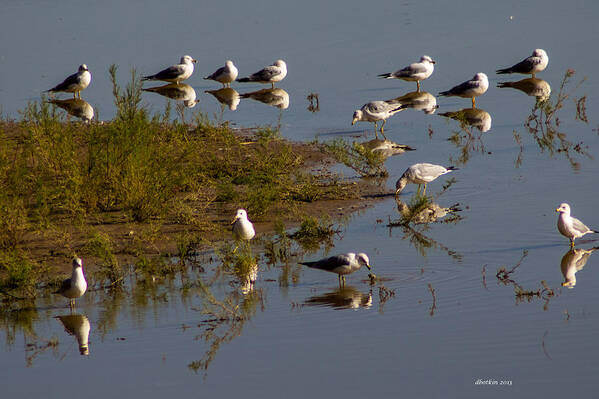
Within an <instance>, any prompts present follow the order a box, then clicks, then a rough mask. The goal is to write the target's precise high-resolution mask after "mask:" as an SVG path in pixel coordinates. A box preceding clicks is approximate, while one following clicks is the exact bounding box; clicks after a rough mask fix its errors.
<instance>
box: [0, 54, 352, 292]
mask: <svg viewBox="0 0 599 399" xmlns="http://www.w3.org/2000/svg"><path fill="white" fill-rule="evenodd" d="M116 71H117V68H116V66H114V65H113V66H111V67H110V69H109V73H110V78H111V80H112V85H113V95H114V103H115V106H116V109H117V112H116V117H115V118H114V119H113V120H111V121H106V122H99V121H92V122H91V123H82V122H76V121H70V120H68V119H67V118H66V117H65V116H64V113H63V111H61V110H60V109H58V108H57V107H56V106H55V105H53V104H50V103H49V102H48V101H46V98H42V100H41V101H34V102H30V103H29V104H28V106H27V107H26V109H25V110H24V111H22V113H21V118H20V120H19V121H11V120H8V119H3V120H0V186H1V188H2V189H1V190H0V288H1V289H2V292H6V291H7V290H21V289H26V290H31V289H32V288H33V287H34V286H35V285H36V284H37V285H39V284H38V283H40V280H41V279H42V277H41V276H40V272H39V270H43V265H45V264H51V265H53V266H57V265H60V266H61V268H63V266H62V265H69V264H70V258H71V257H72V256H73V255H74V254H82V255H84V256H86V259H89V257H91V258H93V259H94V262H93V263H94V264H95V263H97V264H98V265H100V269H101V272H102V273H101V274H99V275H98V276H96V277H98V279H99V280H108V282H109V283H110V284H114V283H116V282H118V281H120V280H121V278H122V272H121V270H120V269H121V268H122V265H123V263H122V262H120V261H119V256H121V255H123V254H126V255H130V256H133V257H135V258H136V259H138V260H133V261H132V262H131V263H129V264H136V270H138V271H140V272H142V273H144V274H148V275H152V276H154V277H155V276H157V275H160V274H161V273H162V272H161V270H162V269H163V268H164V267H165V266H164V264H163V263H164V262H158V263H157V262H156V261H153V260H151V259H150V258H147V257H144V256H145V255H148V256H150V257H151V256H156V255H160V254H165V253H168V254H173V253H174V254H177V253H178V255H179V256H180V259H182V260H184V258H185V257H187V256H189V254H190V253H192V252H193V246H194V245H197V244H199V243H209V242H213V241H215V240H219V239H223V238H225V237H227V235H226V234H228V233H226V230H228V229H229V226H228V224H226V223H224V222H223V221H222V219H223V216H222V215H223V214H227V215H228V214H229V213H230V212H232V210H233V209H236V208H238V207H243V208H245V209H247V211H248V213H249V214H250V215H251V218H252V220H254V221H256V220H259V219H260V218H261V217H266V216H267V215H268V218H271V217H273V216H277V215H286V217H288V218H289V217H290V215H292V214H297V213H296V212H297V210H298V207H299V206H300V205H301V204H303V203H309V202H313V201H316V200H321V199H341V198H347V197H348V196H349V195H350V192H351V190H348V189H345V188H344V186H343V185H342V184H339V183H338V182H337V181H332V180H331V177H330V176H328V177H325V176H317V175H314V174H311V173H309V172H308V171H307V166H309V165H304V162H305V159H304V154H305V152H306V151H311V152H315V151H316V152H318V151H319V150H318V147H317V146H313V145H304V144H293V143H289V142H287V141H285V140H283V139H281V138H280V137H279V132H278V130H273V129H272V128H270V127H266V128H261V129H258V130H256V131H248V130H234V129H232V128H231V127H230V126H229V124H228V123H227V122H224V123H221V124H215V123H213V122H212V121H210V120H209V118H208V117H207V116H206V115H205V114H203V113H201V112H199V111H198V112H197V113H196V114H194V115H193V116H192V117H191V118H190V119H191V122H190V123H184V122H182V121H183V120H184V119H183V111H181V112H179V114H180V115H179V116H180V118H178V119H173V118H171V115H170V113H171V107H170V106H167V108H166V109H165V111H164V112H163V113H162V114H157V115H150V113H149V111H148V110H147V109H146V108H145V107H144V106H143V104H142V99H141V81H140V77H139V75H138V74H137V72H136V71H135V70H132V71H131V81H130V82H129V83H128V84H127V85H126V87H125V88H122V87H121V86H120V85H119V84H118V82H117V79H116ZM96 115H97V112H96ZM165 242H166V244H165ZM167 263H168V262H167ZM87 264H90V262H88V261H86V265H87ZM33 265H35V267H34V266H33ZM28 292H29V294H28V295H30V294H31V295H32V292H31V291H28Z"/></svg>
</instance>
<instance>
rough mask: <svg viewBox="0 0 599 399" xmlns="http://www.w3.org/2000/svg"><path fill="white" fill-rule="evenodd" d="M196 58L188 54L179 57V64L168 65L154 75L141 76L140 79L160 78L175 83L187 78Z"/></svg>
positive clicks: (191, 71)
mask: <svg viewBox="0 0 599 399" xmlns="http://www.w3.org/2000/svg"><path fill="white" fill-rule="evenodd" d="M196 62H197V60H194V59H193V58H191V56H189V55H184V56H183V57H181V60H180V61H179V64H177V65H173V66H170V67H168V68H166V69H163V70H162V71H160V72H158V73H157V74H154V75H148V76H144V77H143V78H141V80H162V81H164V82H172V83H177V84H179V82H181V81H183V80H185V79H189V77H190V76H191V74H192V73H193V64H194V63H196Z"/></svg>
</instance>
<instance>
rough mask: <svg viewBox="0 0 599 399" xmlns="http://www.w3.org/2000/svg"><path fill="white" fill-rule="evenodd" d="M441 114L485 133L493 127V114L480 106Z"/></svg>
mask: <svg viewBox="0 0 599 399" xmlns="http://www.w3.org/2000/svg"><path fill="white" fill-rule="evenodd" d="M439 115H441V116H445V117H447V118H451V119H454V120H456V121H458V122H460V123H461V124H463V125H468V126H472V127H474V128H476V129H478V130H480V131H481V132H483V133H484V132H487V131H489V130H490V129H491V122H492V119H491V114H489V113H488V112H487V111H485V110H482V109H479V108H464V109H461V110H459V111H452V112H443V113H440V114H439Z"/></svg>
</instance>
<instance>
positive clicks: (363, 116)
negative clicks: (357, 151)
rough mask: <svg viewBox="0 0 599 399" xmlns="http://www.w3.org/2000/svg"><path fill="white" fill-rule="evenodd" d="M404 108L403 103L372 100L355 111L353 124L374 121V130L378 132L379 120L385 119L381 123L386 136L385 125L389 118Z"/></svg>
mask: <svg viewBox="0 0 599 399" xmlns="http://www.w3.org/2000/svg"><path fill="white" fill-rule="evenodd" d="M402 109H404V107H403V105H401V104H398V103H390V102H387V101H371V102H369V103H366V104H364V105H363V106H362V108H360V109H357V110H355V111H354V116H353V119H352V122H351V124H352V126H353V125H354V124H355V123H356V122H358V121H364V122H373V123H374V132H375V134H376V127H377V126H376V124H377V122H378V121H383V124H382V125H381V134H382V135H383V137H385V138H386V136H385V132H384V131H383V127H384V126H385V123H386V122H387V118H389V117H390V116H392V115H393V114H395V113H397V112H399V111H401V110H402Z"/></svg>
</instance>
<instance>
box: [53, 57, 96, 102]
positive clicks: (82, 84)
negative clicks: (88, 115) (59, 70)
mask: <svg viewBox="0 0 599 399" xmlns="http://www.w3.org/2000/svg"><path fill="white" fill-rule="evenodd" d="M91 81H92V74H91V73H89V69H87V65H85V64H81V65H79V70H78V71H77V73H74V74H72V75H70V76H68V77H67V78H66V79H65V80H64V81H63V82H62V83H60V84H58V85H56V86H54V87H53V88H51V89H50V90H46V92H52V93H54V92H59V91H63V92H65V93H73V98H77V95H79V98H81V90H83V89H85V88H86V87H87V86H89V84H90V82H91Z"/></svg>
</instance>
